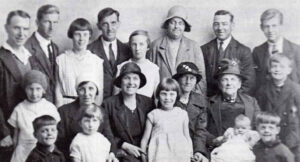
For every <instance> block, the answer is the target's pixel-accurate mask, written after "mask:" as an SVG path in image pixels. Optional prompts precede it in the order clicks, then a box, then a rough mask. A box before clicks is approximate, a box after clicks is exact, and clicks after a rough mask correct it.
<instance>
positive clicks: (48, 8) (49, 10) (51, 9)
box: [36, 4, 60, 20]
mask: <svg viewBox="0 0 300 162" xmlns="http://www.w3.org/2000/svg"><path fill="white" fill-rule="evenodd" d="M53 13H56V14H59V13H60V12H59V8H58V7H57V6H54V5H51V4H46V5H43V6H41V7H40V8H39V9H38V11H37V14H36V18H37V20H41V19H42V18H43V16H44V15H47V14H53Z"/></svg>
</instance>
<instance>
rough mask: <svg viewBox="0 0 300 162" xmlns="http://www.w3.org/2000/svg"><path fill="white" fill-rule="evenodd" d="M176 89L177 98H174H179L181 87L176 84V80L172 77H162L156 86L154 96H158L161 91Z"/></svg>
mask: <svg viewBox="0 0 300 162" xmlns="http://www.w3.org/2000/svg"><path fill="white" fill-rule="evenodd" d="M163 90H165V91H176V93H177V98H176V100H179V98H180V95H181V89H180V86H179V84H178V82H177V81H176V80H175V79H172V78H164V79H163V80H162V81H161V82H160V83H159V84H158V86H157V90H156V97H157V98H159V94H160V92H161V91H163Z"/></svg>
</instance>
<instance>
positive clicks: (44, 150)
mask: <svg viewBox="0 0 300 162" xmlns="http://www.w3.org/2000/svg"><path fill="white" fill-rule="evenodd" d="M36 148H37V150H38V151H39V152H40V153H41V154H42V155H43V156H47V155H49V154H58V155H59V154H61V152H60V151H59V150H58V149H57V148H56V146H55V147H54V150H53V151H52V152H50V151H49V150H48V146H45V145H42V144H40V143H39V142H38V143H37V145H36Z"/></svg>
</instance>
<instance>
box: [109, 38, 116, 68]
mask: <svg viewBox="0 0 300 162" xmlns="http://www.w3.org/2000/svg"><path fill="white" fill-rule="evenodd" d="M109 63H110V65H111V66H112V67H114V66H115V64H116V58H115V54H114V51H113V49H112V44H111V43H110V44H109Z"/></svg>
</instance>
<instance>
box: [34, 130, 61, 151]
mask: <svg viewBox="0 0 300 162" xmlns="http://www.w3.org/2000/svg"><path fill="white" fill-rule="evenodd" d="M35 137H36V139H37V140H38V141H39V143H41V144H44V145H47V146H51V145H53V144H54V143H55V141H56V137H57V128H56V125H45V126H42V127H41V128H40V129H39V130H38V131H37V132H35Z"/></svg>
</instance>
